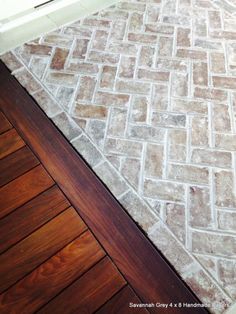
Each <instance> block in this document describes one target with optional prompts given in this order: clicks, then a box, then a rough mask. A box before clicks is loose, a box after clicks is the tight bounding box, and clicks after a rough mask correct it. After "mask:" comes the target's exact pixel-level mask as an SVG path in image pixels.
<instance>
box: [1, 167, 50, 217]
mask: <svg viewBox="0 0 236 314" xmlns="http://www.w3.org/2000/svg"><path fill="white" fill-rule="evenodd" d="M53 184H54V181H53V180H52V178H51V177H50V176H49V175H48V173H47V172H46V171H45V169H44V168H43V167H42V166H41V165H39V166H37V167H36V168H34V169H32V170H31V171H29V172H27V173H25V174H24V175H22V176H21V177H19V178H17V179H15V180H13V181H11V182H10V183H8V184H6V185H4V186H3V187H2V188H0V218H2V217H4V216H5V215H7V214H9V213H10V212H11V211H13V210H14V209H16V208H17V207H19V206H21V205H23V204H24V203H26V202H28V201H29V200H31V199H32V198H34V197H35V196H37V195H38V194H40V193H41V192H43V191H45V190H47V189H48V188H50V187H51V186H52V185H53Z"/></svg>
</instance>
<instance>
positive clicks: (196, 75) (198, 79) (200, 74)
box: [193, 62, 208, 86]
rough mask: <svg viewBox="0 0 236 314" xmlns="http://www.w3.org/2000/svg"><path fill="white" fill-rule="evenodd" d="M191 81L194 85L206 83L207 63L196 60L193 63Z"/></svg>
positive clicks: (205, 84)
mask: <svg viewBox="0 0 236 314" xmlns="http://www.w3.org/2000/svg"><path fill="white" fill-rule="evenodd" d="M193 83H194V84H196V85H204V86H207V85H208V66H207V63H204V62H197V63H194V64H193Z"/></svg>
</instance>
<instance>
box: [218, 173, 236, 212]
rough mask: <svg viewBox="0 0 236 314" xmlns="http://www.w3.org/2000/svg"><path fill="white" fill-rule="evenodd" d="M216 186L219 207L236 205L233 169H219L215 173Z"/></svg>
mask: <svg viewBox="0 0 236 314" xmlns="http://www.w3.org/2000/svg"><path fill="white" fill-rule="evenodd" d="M214 182H215V188H216V196H215V197H216V201H215V203H216V205H217V206H219V207H236V196H235V191H234V177H233V173H232V172H231V171H225V170H221V171H220V170H219V171H217V172H215V174H214Z"/></svg>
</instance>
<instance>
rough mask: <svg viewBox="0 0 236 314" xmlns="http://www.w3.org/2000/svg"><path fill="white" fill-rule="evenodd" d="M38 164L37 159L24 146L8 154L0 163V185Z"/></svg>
mask: <svg viewBox="0 0 236 314" xmlns="http://www.w3.org/2000/svg"><path fill="white" fill-rule="evenodd" d="M38 164H39V161H38V159H37V158H36V157H35V156H34V154H33V153H32V151H31V150H30V149H29V148H28V147H26V146H25V147H23V148H21V149H19V150H17V151H16V152H14V153H13V154H10V155H8V156H7V157H5V158H4V159H2V160H1V163H0V187H1V186H3V185H5V184H7V183H8V182H10V181H12V180H14V179H16V178H17V177H19V176H20V175H22V174H24V173H25V172H27V171H29V170H30V169H32V168H34V167H36V166H37V165H38Z"/></svg>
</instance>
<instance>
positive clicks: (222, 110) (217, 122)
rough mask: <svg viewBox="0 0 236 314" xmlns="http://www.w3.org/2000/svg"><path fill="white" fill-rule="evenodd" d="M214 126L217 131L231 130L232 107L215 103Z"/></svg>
mask: <svg viewBox="0 0 236 314" xmlns="http://www.w3.org/2000/svg"><path fill="white" fill-rule="evenodd" d="M212 109H213V127H214V130H215V131H216V132H217V131H218V132H222V131H224V132H229V133H230V132H231V121H230V108H229V107H228V106H227V105H224V104H214V105H213V108H212Z"/></svg>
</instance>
